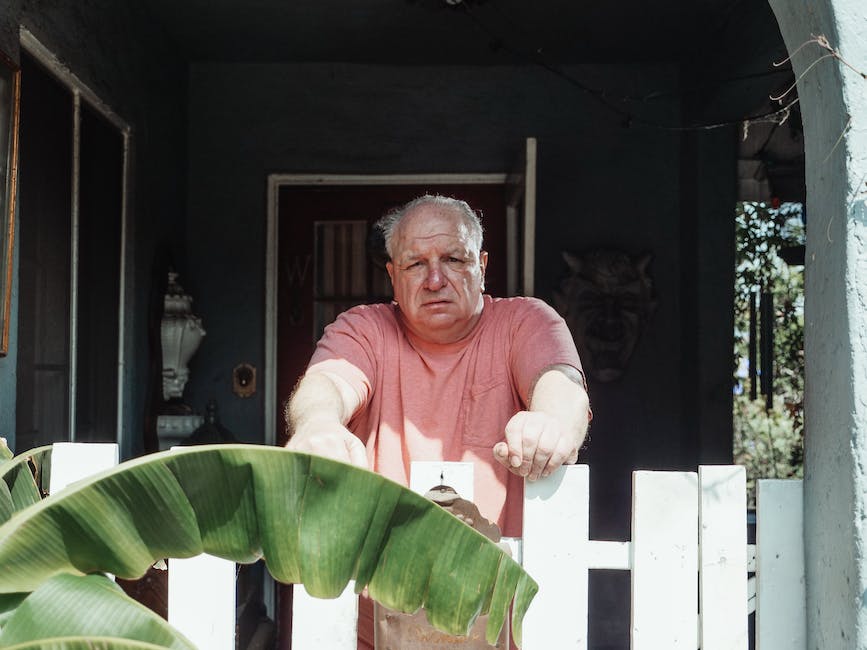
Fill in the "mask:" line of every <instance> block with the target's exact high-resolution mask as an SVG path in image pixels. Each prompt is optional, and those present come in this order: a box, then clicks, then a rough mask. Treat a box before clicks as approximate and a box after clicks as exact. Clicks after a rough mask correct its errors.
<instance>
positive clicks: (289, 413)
mask: <svg viewBox="0 0 867 650" xmlns="http://www.w3.org/2000/svg"><path fill="white" fill-rule="evenodd" d="M359 406H361V399H360V398H359V396H358V394H357V393H356V392H355V391H354V390H353V388H352V386H350V384H349V382H347V381H346V380H345V379H344V378H343V377H341V376H340V375H338V374H335V373H333V372H328V371H324V370H316V368H315V366H314V367H313V368H311V369H309V370H308V371H307V373H305V375H304V377H302V379H301V381H300V382H299V383H298V386H297V387H296V388H295V391H294V392H293V393H292V397H291V399H290V400H289V404H288V405H287V406H286V423H287V425H288V427H289V435H290V436H291V437H290V439H289V442H288V444H287V445H286V448H287V449H291V450H293V451H302V452H306V453H310V454H318V455H320V456H326V457H328V458H332V459H334V460H340V461H343V462H345V463H351V464H353V465H358V466H359V467H364V468H367V467H368V465H367V453H366V451H365V448H364V444H363V443H362V442H361V440H359V439H358V438H357V437H356V436H355V435H353V434H352V432H350V431H349V429H347V428H346V424H347V423H348V422H349V419H350V418H351V417H352V414H353V413H355V410H356V409H357V408H358V407H359Z"/></svg>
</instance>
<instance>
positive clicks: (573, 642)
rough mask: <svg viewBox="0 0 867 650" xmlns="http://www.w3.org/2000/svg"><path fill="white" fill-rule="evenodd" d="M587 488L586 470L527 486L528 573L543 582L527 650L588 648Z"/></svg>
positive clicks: (568, 468)
mask: <svg viewBox="0 0 867 650" xmlns="http://www.w3.org/2000/svg"><path fill="white" fill-rule="evenodd" d="M589 486H590V471H589V468H588V467H587V465H564V466H563V467H561V468H560V469H558V470H557V471H555V472H553V473H552V474H551V475H550V476H549V477H547V478H544V479H540V480H538V481H525V483H524V548H523V554H524V569H526V571H527V573H529V574H530V575H531V576H533V578H534V579H535V580H536V582H538V583H539V593H538V594H537V595H536V598H535V599H534V600H533V603H532V604H531V605H530V609H529V610H528V611H527V616H526V617H525V618H524V633H523V641H524V643H523V648H524V650H548V649H550V648H557V649H558V650H561V649H562V650H566V649H567V648H568V649H573V648H574V649H576V650H584V649H585V648H587V552H586V549H587V546H588V536H589V532H590V523H589V522H590V518H589V512H590V500H589V491H590V489H589Z"/></svg>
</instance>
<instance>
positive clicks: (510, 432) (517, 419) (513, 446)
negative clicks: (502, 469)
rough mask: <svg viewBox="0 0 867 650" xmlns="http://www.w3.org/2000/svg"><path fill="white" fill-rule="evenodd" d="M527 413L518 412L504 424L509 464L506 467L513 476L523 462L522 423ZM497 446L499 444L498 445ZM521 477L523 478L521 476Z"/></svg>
mask: <svg viewBox="0 0 867 650" xmlns="http://www.w3.org/2000/svg"><path fill="white" fill-rule="evenodd" d="M526 416H527V412H526V411H519V412H518V413H515V415H513V416H512V418H511V419H510V420H509V422H508V423H507V424H506V432H505V433H506V444H507V445H508V446H509V462H508V464H507V465H506V467H508V468H509V470H510V471H512V472H514V473H515V474H519V473H520V472H519V468H521V467H522V465H523V461H524V422H525V420H526ZM498 444H499V443H498ZM521 476H524V475H523V474H521Z"/></svg>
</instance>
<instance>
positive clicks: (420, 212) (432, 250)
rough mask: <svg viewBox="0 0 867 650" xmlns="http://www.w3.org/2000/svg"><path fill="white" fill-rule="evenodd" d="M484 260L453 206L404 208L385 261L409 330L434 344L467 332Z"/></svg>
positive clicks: (477, 311)
mask: <svg viewBox="0 0 867 650" xmlns="http://www.w3.org/2000/svg"><path fill="white" fill-rule="evenodd" d="M487 261H488V254H487V253H486V252H481V253H480V252H479V251H478V250H477V249H476V247H475V245H474V244H473V241H472V238H471V237H470V231H469V229H468V228H467V226H466V225H465V224H464V222H463V219H462V218H461V214H460V213H459V212H457V211H456V210H455V209H454V208H451V207H448V206H442V205H436V204H423V205H420V206H418V207H416V208H415V209H414V210H412V211H411V212H409V213H408V214H407V215H406V216H405V217H404V218H403V220H402V221H401V222H400V224H399V225H398V227H397V229H396V230H395V233H394V235H393V239H392V259H391V261H390V262H388V264H387V265H386V269H387V270H388V275H389V277H390V278H391V284H392V286H393V287H394V299H395V300H396V301H397V303H398V305H399V306H400V311H401V313H402V314H403V316H404V319H405V321H406V324H407V326H408V327H409V329H410V330H411V331H412V332H413V333H414V334H416V335H417V336H419V337H420V338H422V339H425V340H427V341H431V342H434V343H452V342H454V341H458V340H460V339H461V338H463V337H464V336H466V335H467V334H468V333H469V332H470V331H471V330H472V329H473V327H474V326H475V324H476V323H477V322H478V320H479V317H480V316H481V314H482V304H483V302H482V290H483V289H484V280H485V266H486V264H487Z"/></svg>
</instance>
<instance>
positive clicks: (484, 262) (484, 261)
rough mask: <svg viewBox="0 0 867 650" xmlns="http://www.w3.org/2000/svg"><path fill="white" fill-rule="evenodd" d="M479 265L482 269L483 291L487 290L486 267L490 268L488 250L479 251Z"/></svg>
mask: <svg viewBox="0 0 867 650" xmlns="http://www.w3.org/2000/svg"><path fill="white" fill-rule="evenodd" d="M479 266H480V267H481V269H482V291H484V290H485V269H487V268H488V251H481V252H480V253H479Z"/></svg>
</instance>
